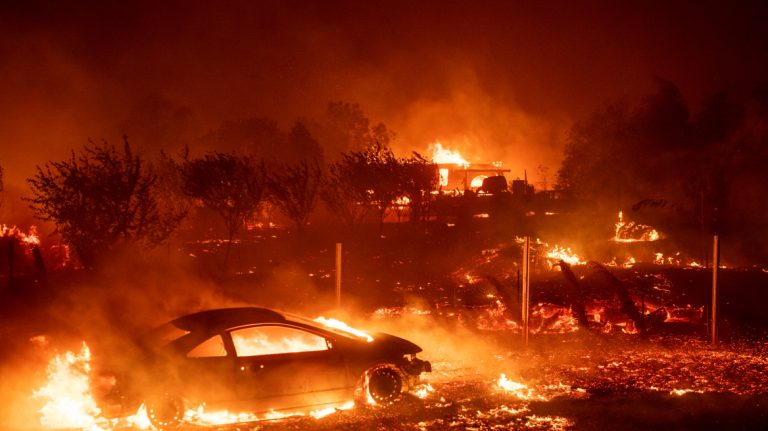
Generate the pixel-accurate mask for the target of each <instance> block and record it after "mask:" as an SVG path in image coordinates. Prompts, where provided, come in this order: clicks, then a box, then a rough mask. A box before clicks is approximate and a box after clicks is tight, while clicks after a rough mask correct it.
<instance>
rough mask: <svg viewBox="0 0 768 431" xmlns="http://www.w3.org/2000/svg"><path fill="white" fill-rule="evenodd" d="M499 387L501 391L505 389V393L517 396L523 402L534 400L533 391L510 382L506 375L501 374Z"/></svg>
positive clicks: (522, 385) (520, 384)
mask: <svg viewBox="0 0 768 431" xmlns="http://www.w3.org/2000/svg"><path fill="white" fill-rule="evenodd" d="M497 384H498V385H499V387H500V388H501V389H504V391H505V392H509V393H511V394H513V395H514V396H516V397H517V398H520V399H523V400H529V399H531V398H533V396H534V395H533V390H532V389H531V388H529V387H528V386H526V385H524V384H522V383H518V382H515V381H512V380H509V379H508V378H507V376H506V374H504V373H501V375H500V376H499V380H498V382H497Z"/></svg>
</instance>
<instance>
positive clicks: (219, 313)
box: [170, 307, 287, 331]
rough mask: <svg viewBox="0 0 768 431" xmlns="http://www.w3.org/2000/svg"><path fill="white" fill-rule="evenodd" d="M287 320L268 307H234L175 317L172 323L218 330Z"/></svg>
mask: <svg viewBox="0 0 768 431" xmlns="http://www.w3.org/2000/svg"><path fill="white" fill-rule="evenodd" d="M286 321H287V319H286V317H285V315H283V314H282V313H279V312H277V311H275V310H270V309H268V308H259V307H234V308H219V309H214V310H205V311H199V312H197V313H192V314H188V315H186V316H182V317H179V318H177V319H174V320H172V321H171V322H170V323H171V324H173V325H174V326H176V327H177V328H180V329H183V330H185V331H199V330H203V331H211V330H214V331H216V330H222V329H227V328H232V327H235V326H241V325H247V324H253V323H281V322H286Z"/></svg>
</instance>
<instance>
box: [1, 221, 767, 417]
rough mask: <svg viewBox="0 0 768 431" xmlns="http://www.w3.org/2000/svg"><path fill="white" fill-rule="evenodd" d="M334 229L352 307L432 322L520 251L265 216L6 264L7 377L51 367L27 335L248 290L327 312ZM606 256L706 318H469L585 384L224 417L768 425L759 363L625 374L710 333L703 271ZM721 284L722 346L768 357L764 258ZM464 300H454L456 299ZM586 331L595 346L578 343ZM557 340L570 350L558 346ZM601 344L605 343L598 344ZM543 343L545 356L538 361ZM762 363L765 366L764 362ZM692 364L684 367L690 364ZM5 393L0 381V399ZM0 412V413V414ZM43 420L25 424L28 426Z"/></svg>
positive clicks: (600, 288) (124, 324)
mask: <svg viewBox="0 0 768 431" xmlns="http://www.w3.org/2000/svg"><path fill="white" fill-rule="evenodd" d="M336 242H341V243H342V244H343V250H344V254H343V270H342V274H343V278H342V280H343V299H342V300H343V307H342V308H343V309H344V310H345V311H346V313H348V314H349V315H351V316H355V315H357V316H370V315H371V314H372V313H373V312H374V311H375V310H377V309H380V308H382V307H393V308H398V307H400V308H404V307H417V308H420V309H424V310H428V311H430V312H431V313H432V316H433V317H434V319H435V324H437V325H456V324H459V323H457V322H455V321H452V320H450V318H447V317H445V316H441V315H440V305H441V304H442V305H446V304H450V305H451V306H456V305H457V297H459V298H462V297H463V295H465V294H466V296H467V297H468V296H471V294H472V292H473V291H474V290H479V291H480V292H481V293H484V292H485V291H486V289H487V288H488V286H489V283H488V280H489V279H490V278H493V279H494V280H496V282H497V283H500V285H502V286H503V287H504V288H505V289H509V294H510V296H512V297H514V296H515V295H517V294H518V291H517V290H516V289H518V286H517V282H516V280H517V272H518V269H519V268H518V262H519V261H520V252H519V247H518V246H517V245H515V241H514V235H510V234H509V233H507V232H498V231H492V230H491V231H489V230H467V229H456V228H449V227H446V226H444V225H436V224H434V225H425V226H409V225H406V224H403V225H397V226H394V227H392V226H388V227H385V231H384V232H383V234H382V233H379V232H375V229H360V230H358V231H339V230H322V229H315V230H313V231H311V232H307V233H304V234H301V235H299V234H296V233H293V232H289V231H287V230H284V229H261V230H255V231H251V232H248V233H247V234H246V235H244V236H243V239H242V240H241V241H240V242H239V243H237V244H234V245H233V247H232V250H231V252H230V257H229V260H228V261H226V262H225V260H224V255H225V254H226V253H225V248H226V244H225V243H223V242H221V241H217V240H215V238H211V239H210V240H208V241H200V240H198V239H192V238H186V239H185V238H183V236H182V237H180V238H176V239H175V242H173V243H172V244H171V245H170V246H168V248H167V250H160V251H155V252H154V254H153V255H151V256H138V258H137V257H136V256H134V257H132V258H126V257H125V256H124V255H121V256H115V258H114V263H110V264H109V265H107V266H106V267H105V268H102V269H101V270H82V269H79V270H73V269H65V270H49V271H48V273H47V274H41V273H39V272H35V271H33V270H29V271H25V272H21V273H17V274H15V275H14V278H13V279H12V280H9V279H8V277H7V275H3V276H2V277H1V278H0V316H2V317H1V319H0V370H1V371H2V375H3V377H4V378H5V377H8V376H11V377H14V373H15V372H14V370H15V369H16V367H20V366H21V365H24V367H22V368H30V367H31V366H34V367H33V368H35V369H37V370H38V372H36V373H34V374H33V375H32V376H30V377H29V379H26V380H28V381H29V382H30V384H31V385H32V384H37V382H40V381H41V379H42V378H43V377H44V375H43V374H44V368H45V362H44V357H43V355H42V353H41V352H39V351H36V350H35V347H33V346H31V345H30V341H29V340H30V338H32V337H35V336H38V335H41V334H45V335H47V336H48V337H49V339H51V340H53V341H52V343H53V344H54V347H56V348H57V349H59V350H61V349H64V348H73V346H76V344H77V343H78V342H79V341H81V340H87V341H88V342H89V345H92V348H93V350H94V352H109V351H110V349H112V348H113V347H114V340H113V335H115V334H118V335H120V336H135V335H137V334H140V333H141V332H142V331H144V330H146V329H147V328H149V327H151V326H153V325H156V324H158V323H162V322H163V321H165V320H167V319H169V318H172V317H174V316H176V315H179V314H183V313H186V312H190V311H195V310H197V309H200V308H206V307H211V306H219V305H232V304H254V305H262V306H267V307H274V308H278V309H284V310H287V311H294V312H298V313H302V314H308V315H313V314H316V313H318V312H322V311H325V310H329V309H331V308H332V307H333V290H334V284H333V279H334V277H333V274H334V243H336ZM489 256H491V257H492V258H490V259H489V258H488V257H489ZM107 260H109V259H107ZM596 260H599V259H596ZM602 261H605V260H602ZM539 263H543V262H539ZM609 270H610V271H611V273H612V274H614V275H615V276H616V277H617V278H618V279H619V280H620V281H621V282H622V283H624V284H625V285H626V286H627V288H628V290H629V291H630V293H631V294H632V295H633V297H634V298H641V297H642V298H643V300H644V301H648V304H651V303H653V304H655V305H659V304H660V305H662V306H665V307H668V308H670V309H672V308H675V307H687V308H690V309H694V310H698V309H700V310H702V311H701V314H702V317H701V319H690V320H688V321H683V322H677V323H666V324H657V325H650V326H649V334H648V336H647V337H645V338H643V337H640V336H639V335H627V334H621V333H620V332H618V331H613V332H610V333H608V334H591V335H588V336H587V338H588V340H587V341H585V339H584V337H585V335H584V334H578V333H575V334H560V335H550V336H547V335H539V336H534V337H533V339H532V346H533V347H528V348H526V347H524V346H522V345H521V344H520V343H519V341H518V338H517V337H518V335H515V334H512V333H509V332H505V331H503V330H502V331H481V330H477V329H476V328H470V330H472V332H473V334H474V336H476V337H478V338H481V339H487V340H491V342H495V343H497V344H498V346H499V353H500V354H501V355H506V357H507V358H510V359H511V360H519V361H520V362H521V363H527V364H529V365H528V366H527V368H526V367H523V370H522V371H521V375H522V378H526V375H528V378H529V380H530V381H531V382H534V381H541V379H544V377H542V376H545V375H546V376H549V375H552V376H556V377H553V378H557V379H564V380H565V381H566V384H568V385H570V386H571V387H572V388H573V389H577V388H578V389H580V390H583V391H584V392H585V393H586V394H587V396H585V397H574V396H569V395H558V396H554V397H552V398H550V399H547V400H533V401H526V402H521V401H520V400H516V399H514V397H510V396H509V395H508V394H503V393H499V392H498V391H494V390H491V389H489V387H491V386H492V382H491V381H486V380H483V379H480V380H478V379H473V378H467V377H466V376H459V377H460V378H459V379H458V380H455V379H454V380H452V379H451V378H448V379H446V380H443V381H439V382H436V383H435V385H434V386H435V394H432V395H431V396H430V397H428V398H427V399H426V400H420V399H410V398H409V399H407V400H406V401H405V402H403V403H400V404H398V405H397V406H393V407H390V408H387V409H358V408H356V409H353V410H351V411H344V412H339V413H336V414H334V415H331V416H329V417H326V418H323V419H320V420H315V419H311V418H294V419H287V420H281V421H278V422H259V423H257V424H239V425H232V426H225V427H220V428H221V429H244V430H245V429H247V430H250V429H264V430H282V429H289V430H290V429H296V430H320V429H343V430H355V429H371V430H390V429H391V430H401V429H402V430H406V429H407V430H411V429H413V430H415V429H428V430H440V429H482V430H485V429H579V430H593V429H594V430H597V429H601V430H603V429H623V430H648V429H653V428H659V427H664V428H666V429H670V430H678V429H679V430H719V429H726V430H732V429H733V430H742V429H743V430H753V429H768V384H766V381H768V377H766V373H768V371H765V370H764V369H763V370H761V369H760V368H759V367H757V368H756V367H755V366H752V365H750V367H751V368H749V370H748V371H749V373H752V374H749V373H747V374H743V370H741V369H735V370H734V369H730V371H729V369H727V367H726V369H725V371H723V372H726V373H731V374H735V375H732V376H730V377H729V378H731V379H733V380H734V381H738V380H739V379H741V380H746V381H747V382H746V383H745V385H746V386H749V388H748V390H731V389H729V387H728V386H727V385H725V386H721V387H720V386H717V387H715V388H714V390H712V389H710V390H705V391H702V392H690V393H685V394H683V395H672V394H670V393H669V392H668V391H664V390H655V389H653V390H652V389H649V386H653V385H655V384H656V382H655V381H643V378H639V379H638V378H636V377H632V376H633V373H636V374H637V375H642V374H649V373H653V370H654V369H655V368H654V365H652V364H651V365H649V364H650V361H651V359H649V357H652V356H653V354H648V352H649V351H653V349H656V348H661V349H665V350H664V351H668V352H673V353H674V352H681V354H685V352H686V351H689V350H690V349H701V348H703V347H702V346H706V345H707V344H708V343H707V339H708V338H707V337H708V335H707V325H706V320H707V314H708V313H709V303H710V297H709V292H710V283H711V271H710V270H706V269H696V268H688V267H680V266H667V265H665V266H660V265H653V264H651V263H648V262H641V263H639V264H637V265H635V266H634V267H633V268H620V267H609ZM574 271H575V272H576V275H577V276H578V277H580V280H581V281H582V285H583V287H584V288H585V296H586V299H587V301H590V300H595V301H601V303H603V304H605V303H607V304H609V306H610V304H614V305H615V307H616V309H618V303H617V301H615V298H614V297H613V295H612V294H607V293H606V291H607V289H606V288H605V285H604V284H601V283H604V282H603V281H601V280H600V278H599V277H598V276H596V275H595V274H594V273H593V272H591V271H590V270H589V269H587V268H581V267H574ZM469 273H472V274H473V275H477V276H479V278H480V279H481V280H482V281H480V282H477V283H474V284H473V283H466V282H464V281H463V279H462V277H463V276H464V275H465V274H469ZM531 281H532V287H531V292H532V293H531V295H532V301H531V302H532V303H538V302H545V303H553V304H558V305H563V306H566V307H567V306H568V305H570V304H569V301H570V299H571V296H570V293H569V289H570V288H569V286H568V284H567V283H566V281H565V280H564V278H563V277H562V275H561V274H560V273H559V272H556V271H551V270H546V269H537V270H536V271H535V272H534V273H533V274H532V277H531ZM654 286H656V287H661V289H655V288H654ZM719 292H720V297H719V309H718V315H719V335H720V340H721V343H720V345H719V346H718V347H717V349H720V350H723V351H726V352H729V351H744V350H745V349H746V350H750V349H753V350H754V349H756V350H757V351H759V354H758V356H760V355H762V357H763V358H765V353H766V352H765V350H766V348H765V346H766V340H768V337H766V333H768V312H766V309H768V308H767V307H768V273H766V271H765V270H764V269H763V268H760V267H739V268H729V269H724V270H722V271H721V272H720V289H719ZM465 299H466V298H465ZM458 302H459V306H461V304H462V303H461V300H459V301H458ZM463 304H465V305H466V304H468V302H464V303H463ZM638 306H639V304H638ZM392 318H393V319H396V318H397V317H392ZM463 324H466V322H464V323H463ZM470 324H471V321H470ZM105 333H107V334H109V337H106V336H105V335H104V334H105ZM537 337H538V338H537ZM547 337H549V338H551V337H557V338H558V341H557V343H551V342H550V340H547V341H544V340H545V339H547ZM537 340H538V341H537ZM680 340H683V341H680ZM574 343H576V344H578V345H579V346H580V347H579V348H577V349H576V350H578V349H582V351H581V353H580V354H582V356H584V357H589V359H588V360H587V361H588V362H590V363H591V365H589V366H590V367H591V366H596V367H597V368H599V365H595V364H597V363H598V362H600V361H599V360H598V359H595V357H601V358H603V360H604V361H605V363H608V362H610V361H609V359H610V360H615V358H617V357H618V358H620V359H621V361H624V362H622V363H624V364H633V363H636V364H639V365H637V366H636V367H635V368H633V366H632V365H627V366H624V367H623V368H621V367H619V368H618V369H616V370H613V371H612V372H613V374H609V375H608V376H603V375H600V374H599V373H598V374H596V373H595V372H594V370H592V371H589V372H583V373H582V374H579V372H580V371H578V370H581V369H582V368H584V366H583V365H584V364H581V365H580V366H579V367H576V366H575V365H573V364H572V363H571V362H572V361H571V360H570V359H565V358H567V357H570V356H571V355H573V353H572V352H571V351H570V350H568V349H569V347H568V346H569V345H570V344H574ZM553 345H559V346H560V347H557V348H553V347H551V346H553ZM585 345H586V346H593V347H587V348H586V350H584V349H585V348H584V347H583V346H585ZM563 346H565V347H563ZM638 346H640V347H638ZM649 346H650V347H649ZM754 346H758V347H754ZM74 348H76V347H74ZM563 348H565V349H566V350H567V351H568V352H569V353H563V352H565V350H562V349H563ZM585 352H586V353H585ZM596 352H603V353H602V355H603V356H600V355H597V354H595V353H596ZM605 352H608V353H605ZM635 352H640V353H638V354H637V355H635ZM561 354H562V357H558V355H561ZM644 355H646V356H644ZM94 356H95V357H97V356H98V353H95V354H94ZM544 357H546V358H551V357H554V359H550V360H549V361H548V362H547V361H544V362H542V361H543V360H542V359H541V358H544ZM679 360H680V357H679V356H675V354H672V355H671V356H669V357H667V358H666V361H667V362H675V361H679ZM724 361H727V359H724ZM605 363H603V365H605ZM718 364H720V365H722V363H721V362H716V363H715V365H713V366H720V365H718ZM763 364H764V365H766V368H768V363H765V362H764V363H763ZM705 365H706V364H705ZM656 367H657V368H656V369H658V367H660V366H656ZM693 368H695V367H693ZM574 370H577V371H574ZM696 372H699V373H703V371H700V370H699V371H695V370H694V374H695V373H696ZM714 372H715V373H717V372H719V371H717V370H714ZM526 373H527V374H526ZM685 373H688V374H686V375H688V376H689V377H690V373H689V372H688V371H687V370H686V371H685ZM685 373H683V374H685ZM739 373H742V374H743V375H739ZM704 374H706V373H704ZM671 375H674V376H679V375H680V372H678V371H677V370H675V371H674V372H671ZM627 376H629V377H627ZM693 377H695V375H694V376H693ZM693 377H691V378H693ZM547 378H548V377H547ZM662 378H664V376H663V375H661V376H660V379H662ZM638 380H640V381H639V382H638ZM750 381H751V382H752V383H751V386H750ZM742 383H744V382H742ZM33 387H34V386H33ZM742 389H743V388H742ZM14 394H15V393H14ZM9 396H10V395H4V396H3V401H6V400H7V397H9ZM14 396H15V395H14ZM13 414H14V412H13V411H8V408H4V409H0V416H3V415H5V416H7V415H13ZM542 417H544V418H546V417H560V418H566V419H567V420H568V422H566V423H560V422H551V421H547V420H539V419H537V418H542ZM3 425H4V422H3V421H2V420H0V428H1V427H2V426H3ZM36 427H37V425H36V424H29V426H28V427H26V428H30V429H34V428H36ZM192 429H197V427H193V428H192Z"/></svg>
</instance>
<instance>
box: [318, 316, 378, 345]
mask: <svg viewBox="0 0 768 431" xmlns="http://www.w3.org/2000/svg"><path fill="white" fill-rule="evenodd" d="M315 322H317V323H320V324H322V325H325V326H327V327H329V328H333V329H338V330H339V331H343V332H346V333H348V334H352V335H354V336H355V337H358V338H362V339H364V340H366V341H368V342H369V343H370V342H371V341H373V337H371V336H370V335H368V334H366V333H365V332H363V331H360V330H359V329H355V328H353V327H351V326H349V325H347V324H346V323H344V322H342V321H341V320H337V319H327V318H325V317H323V316H320V317H318V318H316V319H315Z"/></svg>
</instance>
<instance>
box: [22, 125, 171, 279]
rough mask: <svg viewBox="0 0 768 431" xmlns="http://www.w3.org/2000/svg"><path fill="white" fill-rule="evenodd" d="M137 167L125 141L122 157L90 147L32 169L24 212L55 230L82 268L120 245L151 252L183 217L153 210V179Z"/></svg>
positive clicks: (110, 149) (104, 148) (103, 147)
mask: <svg viewBox="0 0 768 431" xmlns="http://www.w3.org/2000/svg"><path fill="white" fill-rule="evenodd" d="M142 164H143V161H142V159H141V157H139V156H138V155H135V154H133V152H132V151H131V147H130V145H129V144H128V140H127V139H125V141H124V145H123V150H122V151H118V150H116V149H115V147H114V146H112V145H109V144H107V143H106V142H104V143H102V144H101V145H96V144H94V143H93V142H91V143H90V145H87V146H86V147H85V148H84V150H83V151H82V152H80V153H77V154H76V153H75V152H74V151H73V152H72V156H71V158H70V159H69V160H65V161H62V162H49V163H47V164H46V165H45V166H44V168H41V167H39V166H38V167H37V174H36V175H35V176H34V177H32V178H30V179H28V180H27V181H28V182H29V184H30V187H31V189H32V194H33V197H32V198H31V199H27V200H28V201H29V202H30V205H29V206H30V208H32V210H34V212H35V216H36V217H37V218H39V219H41V220H45V221H52V222H54V223H55V224H56V228H57V231H58V232H59V233H61V235H62V237H63V239H64V240H65V241H66V242H67V243H69V244H70V245H71V246H72V247H73V248H74V250H75V252H76V253H77V255H78V256H79V258H80V260H81V261H82V262H83V264H85V265H87V266H93V265H95V264H97V263H98V262H97V261H98V259H97V257H99V256H104V255H105V253H104V252H105V251H107V250H112V249H114V248H115V247H117V246H120V245H127V244H132V243H138V244H140V245H142V246H145V247H152V246H156V245H157V244H159V243H160V242H161V241H163V240H164V239H165V238H166V237H167V236H168V235H169V234H170V233H171V232H172V231H173V230H174V229H175V228H176V226H177V225H178V223H179V221H180V220H181V218H182V217H183V215H182V214H180V213H177V212H174V211H169V210H165V209H161V208H160V207H159V206H158V201H157V196H156V195H155V194H154V187H155V185H156V177H155V175H153V174H151V173H148V172H146V170H144V169H143V167H142Z"/></svg>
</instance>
